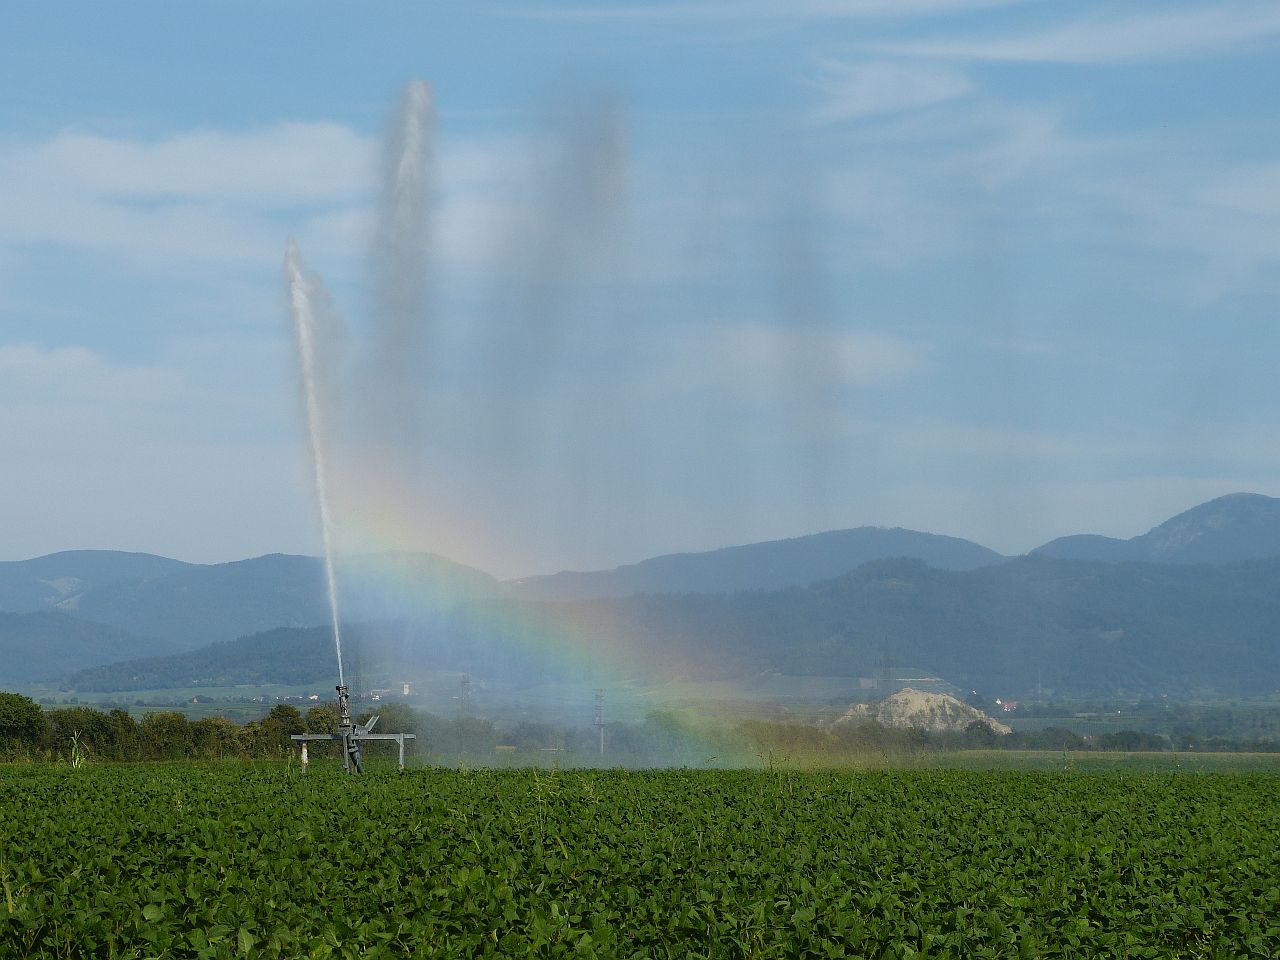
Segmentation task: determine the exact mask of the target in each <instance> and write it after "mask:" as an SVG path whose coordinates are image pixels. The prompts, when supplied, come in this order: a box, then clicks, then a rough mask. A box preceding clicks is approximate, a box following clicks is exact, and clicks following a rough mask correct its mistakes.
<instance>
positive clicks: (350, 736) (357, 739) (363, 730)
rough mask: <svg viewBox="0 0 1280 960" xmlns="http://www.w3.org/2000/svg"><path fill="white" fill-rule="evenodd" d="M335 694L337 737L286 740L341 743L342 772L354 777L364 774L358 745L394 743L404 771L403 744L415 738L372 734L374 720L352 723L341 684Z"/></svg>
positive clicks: (311, 735) (318, 735) (320, 735)
mask: <svg viewBox="0 0 1280 960" xmlns="http://www.w3.org/2000/svg"><path fill="white" fill-rule="evenodd" d="M337 690H338V732H337V733H295V734H293V735H292V736H290V737H289V739H290V740H297V741H300V742H304V743H305V742H307V741H309V740H330V741H333V740H337V741H340V742H341V743H342V769H343V770H345V771H346V772H347V773H351V772H352V770H354V771H355V772H356V773H364V760H363V757H362V756H361V752H360V743H361V741H364V740H395V741H396V742H397V743H398V744H399V745H400V763H399V768H400V769H401V770H403V769H404V742H405V741H406V740H416V739H417V735H416V734H412V733H374V732H373V728H374V726H375V725H376V724H377V722H378V718H377V717H376V716H373V717H370V718H369V720H368V722H367V723H363V724H361V723H356V722H355V721H354V720H352V719H351V704H350V700H349V698H350V695H349V694H348V692H347V687H346V685H345V684H341V685H339V686H338V688H337Z"/></svg>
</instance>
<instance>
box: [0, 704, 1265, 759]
mask: <svg viewBox="0 0 1280 960" xmlns="http://www.w3.org/2000/svg"><path fill="white" fill-rule="evenodd" d="M378 712H379V714H380V715H381V721H380V724H379V728H378V729H379V731H387V732H404V733H413V734H415V735H416V736H417V740H416V741H412V742H411V744H410V747H409V752H410V753H416V754H417V755H418V756H419V757H421V758H424V759H426V760H428V761H430V762H442V763H452V762H456V761H458V760H465V761H467V762H473V763H481V764H506V763H531V762H533V763H540V762H557V763H567V764H587V763H601V764H605V765H610V766H614V765H620V766H636V767H642V766H702V765H704V764H706V763H707V762H710V761H716V762H718V763H720V764H721V765H724V764H736V765H750V764H753V763H755V762H759V761H768V760H771V759H775V758H785V757H791V758H807V759H811V760H815V761H827V762H834V763H838V762H841V761H842V760H850V761H852V760H855V759H858V758H864V757H866V756H869V755H881V756H892V755H909V754H919V753H930V752H945V751H956V750H972V749H1010V750H1053V751H1064V750H1072V751H1075V750H1101V751H1108V750H1114V751H1149V750H1179V751H1188V750H1191V751H1222V752H1233V751H1263V752H1274V751H1278V750H1280V742H1278V741H1276V740H1274V739H1271V738H1259V739H1228V738H1225V737H1207V738H1197V737H1195V736H1193V735H1185V736H1173V737H1171V736H1168V735H1165V734H1158V733H1150V732H1145V731H1136V730H1121V731H1118V732H1114V733H1107V734H1103V735H1100V736H1090V737H1083V736H1080V735H1079V734H1076V733H1074V732H1072V731H1070V730H1065V729H1055V728H1048V729H1045V730H1035V731H1020V732H1015V733H1012V734H1005V735H1001V734H997V733H995V732H994V731H992V730H991V728H990V727H988V726H987V725H986V724H985V723H983V722H981V721H975V722H974V723H972V724H970V725H969V727H968V728H967V729H965V730H961V731H950V732H933V731H925V730H914V729H893V728H889V727H883V726H881V725H879V724H877V723H875V722H874V721H865V722H862V723H837V724H827V725H818V724H803V723H795V722H770V721H760V720H742V721H738V722H736V723H728V722H715V721H707V720H705V719H704V718H699V717H697V716H695V715H692V714H689V713H685V712H680V711H655V712H653V713H650V714H649V715H648V716H647V717H646V718H645V720H644V721H642V722H640V723H616V724H610V725H609V726H608V727H607V728H606V729H605V731H604V752H603V754H602V753H601V750H600V730H599V729H598V728H588V727H584V728H577V729H574V728H565V727H559V726H556V725H553V724H547V723H537V722H533V721H524V722H520V723H515V724H495V723H494V722H493V721H491V720H487V719H484V718H477V717H457V718H444V717H440V716H436V715H434V714H430V713H425V712H422V711H417V710H414V709H412V708H410V707H408V706H406V705H404V704H385V705H383V706H382V707H381V708H380V709H379V711H378ZM366 717H367V714H362V715H360V716H359V717H358V718H357V719H361V720H363V719H365V718H366ZM337 726H338V711H337V706H336V705H335V704H319V705H317V706H314V707H311V708H310V709H309V710H307V711H306V712H305V713H304V712H302V711H300V710H298V708H297V707H294V706H292V705H290V704H279V705H277V706H275V707H272V708H271V710H270V711H268V712H267V713H266V714H265V715H264V716H262V717H260V718H259V719H257V720H252V721H249V722H247V723H242V724H238V723H233V722H232V721H230V720H228V719H226V718H225V717H204V718H202V719H199V720H191V719H189V718H188V717H187V716H186V715H184V714H182V713H180V712H178V711H174V710H161V711H153V712H150V713H147V714H146V715H145V716H144V717H143V718H142V719H141V720H135V719H134V718H133V717H132V716H131V715H130V714H129V713H128V712H127V711H125V710H121V709H113V710H109V711H101V710H96V709H94V708H93V707H88V706H70V707H64V708H61V709H55V710H44V709H42V708H41V706H40V705H39V704H37V703H36V702H35V701H33V700H31V699H30V698H28V697H25V696H22V695H21V694H16V693H0V760H45V761H59V760H62V761H72V760H113V761H142V760H223V759H246V760H250V759H272V758H275V759H279V758H283V757H284V756H285V755H286V754H287V753H288V752H289V751H291V750H294V749H296V747H297V744H295V743H293V742H292V741H291V740H290V739H289V738H290V736H292V735H293V734H297V733H333V732H336V730H337ZM336 747H337V745H336V744H332V745H330V744H324V743H312V744H311V747H310V750H311V754H312V756H313V757H315V758H317V759H320V758H323V757H326V756H333V757H336V756H337V751H336ZM395 749H396V745H395V744H394V743H375V742H370V743H368V744H366V751H367V752H368V753H369V754H370V755H371V756H378V755H379V754H386V755H390V754H391V752H392V751H394V750H395Z"/></svg>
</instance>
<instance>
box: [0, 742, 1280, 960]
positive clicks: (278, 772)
mask: <svg viewBox="0 0 1280 960" xmlns="http://www.w3.org/2000/svg"><path fill="white" fill-rule="evenodd" d="M0 802H2V803H3V809H4V810H5V817H4V818H3V820H0V881H2V885H3V900H2V901H0V956H2V957H6V958H7V957H95V958H107V957H139V958H141V957H166V958H168V957H238V956H247V957H403V956H424V957H437V956H439V957H475V956H516V957H526V956H540V957H551V956H581V957H592V956H595V957H610V956H634V957H689V956H695V957H696V956H704V957H1017V956H1025V957H1078V958H1091V957H1155V956H1159V957H1221V958H1233V960H1234V958H1240V957H1276V956H1278V955H1280V853H1278V850H1280V845H1278V844H1277V837H1280V777H1277V776H1276V775H1274V774H1269V773H1257V774H1225V773H1224V774H1211V775H1210V774H1200V773H1188V772H1162V773H1150V772H1147V773H1129V772H1124V771H1117V772H1111V773H1105V774H1093V773H1082V772H1080V771H1064V772H1029V771H997V772H976V771H963V770H911V771H874V772H829V771H813V772H796V771H777V770H753V771H724V770H720V771H681V770H666V771H651V772H624V771H610V770H604V771H568V772H565V771H554V770H552V771H547V770H505V771H484V770H481V771H467V770H439V769H417V770H410V771H408V772H406V773H404V774H396V773H394V772H393V771H390V770H385V769H381V768H379V769H376V770H374V771H373V772H372V773H370V774H368V775H366V776H364V777H360V778H348V777H343V776H342V775H341V774H340V773H339V772H338V771H337V770H336V769H335V766H334V764H332V763H328V764H323V765H321V764H315V765H313V768H312V770H311V771H310V772H309V773H308V774H306V775H305V776H303V775H300V773H299V772H298V769H297V767H296V765H286V764H282V763H275V764H269V763H260V764H253V763H223V764H215V763H210V764H151V765H110V764H96V765H95V764H91V765H88V766H83V767H79V768H73V767H70V766H67V765H59V766H52V765H29V766H8V767H0Z"/></svg>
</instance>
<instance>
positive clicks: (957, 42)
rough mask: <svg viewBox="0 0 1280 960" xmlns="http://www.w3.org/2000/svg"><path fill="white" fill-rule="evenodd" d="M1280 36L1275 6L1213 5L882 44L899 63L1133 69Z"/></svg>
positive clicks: (1278, 9)
mask: <svg viewBox="0 0 1280 960" xmlns="http://www.w3.org/2000/svg"><path fill="white" fill-rule="evenodd" d="M1277 36H1280V7H1278V6H1277V5H1276V4H1275V3H1272V2H1267V3H1254V2H1249V3H1214V4H1207V5H1200V6H1196V7H1192V8H1188V9H1180V10H1167V9H1160V8H1153V9H1152V10H1151V11H1149V12H1145V13H1138V14H1135V13H1115V12H1109V13H1107V14H1095V15H1091V16H1088V17H1082V18H1080V19H1077V20H1075V21H1072V22H1068V23H1063V24H1061V25H1058V26H1054V27H1049V28H1045V29H1040V30H1036V31H1030V32H1021V33H1010V34H1006V35H1004V36H988V37H938V38H935V39H923V40H906V41H901V42H896V43H887V44H882V45H879V49H881V50H883V51H886V52H889V53H893V54H896V55H900V56H923V57H937V58H945V59H957V60H981V61H993V62H1025V63H1081V64H1089V63H1128V62H1142V61H1151V60H1178V59H1189V58H1194V57H1202V56H1209V55H1213V54H1220V53H1222V52H1223V51H1225V50H1228V49H1232V48H1236V47H1240V46H1243V45H1246V44H1250V43H1255V42H1261V41H1265V40H1272V39H1274V38H1276V37H1277Z"/></svg>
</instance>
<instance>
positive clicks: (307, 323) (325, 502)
mask: <svg viewBox="0 0 1280 960" xmlns="http://www.w3.org/2000/svg"><path fill="white" fill-rule="evenodd" d="M284 275H285V282H286V283H287V284H288V288H289V310H290V312H291V313H292V314H293V333H294V343H295V345H296V347H297V352H298V364H299V366H300V367H301V372H302V394H303V400H304V404H305V407H306V418H307V440H308V446H309V447H310V448H311V463H312V466H313V467H314V470H315V488H316V504H317V506H318V507H319V510H320V537H321V540H322V541H323V544H324V577H325V585H326V587H327V588H328V591H329V616H330V618H331V619H332V621H333V644H334V647H335V649H336V651H337V655H338V683H339V684H345V683H346V678H345V676H344V675H343V671H342V628H341V626H340V624H339V621H338V585H337V581H336V578H335V577H334V573H333V552H334V546H333V539H334V538H333V520H332V517H331V515H330V510H329V489H328V479H327V478H328V467H327V459H326V456H325V453H326V451H325V430H324V419H323V412H322V410H321V407H320V388H319V384H318V383H317V380H318V378H319V375H318V371H317V366H318V361H317V358H316V313H315V293H316V290H315V284H317V283H318V282H319V281H316V280H313V279H312V278H310V277H308V276H307V274H306V272H305V271H304V270H303V268H302V262H301V260H300V258H299V256H298V245H297V244H296V243H294V242H293V240H292V239H291V240H290V241H289V246H288V249H287V250H286V251H285V257H284Z"/></svg>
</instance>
